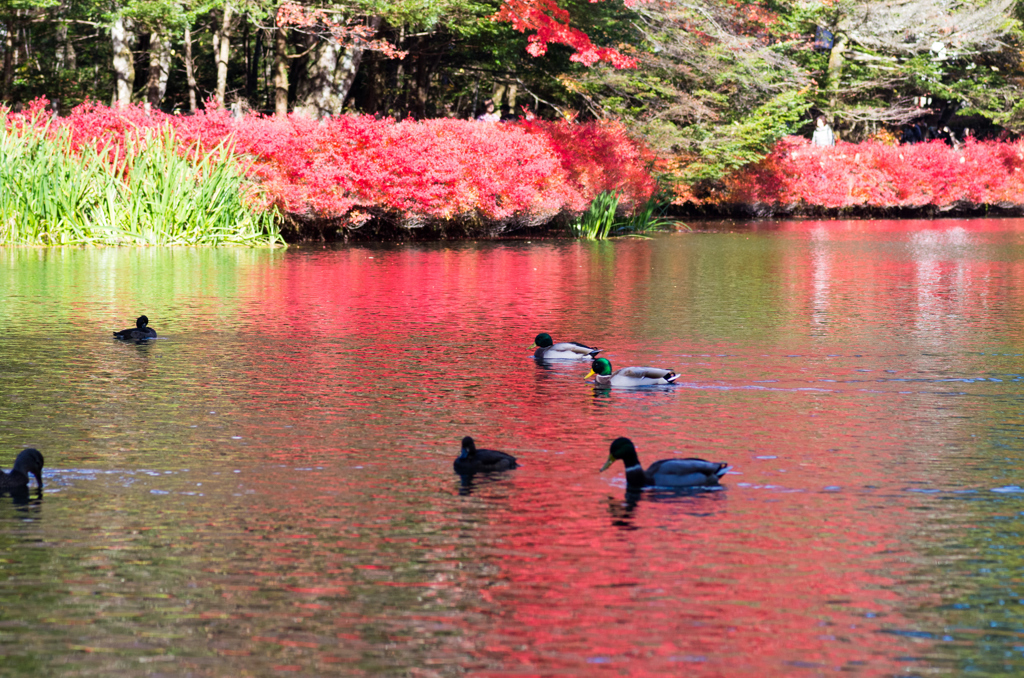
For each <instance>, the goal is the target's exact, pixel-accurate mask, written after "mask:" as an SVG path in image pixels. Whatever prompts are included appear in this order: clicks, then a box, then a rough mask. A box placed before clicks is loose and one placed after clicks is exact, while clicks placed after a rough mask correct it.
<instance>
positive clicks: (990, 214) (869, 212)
mask: <svg viewBox="0 0 1024 678" xmlns="http://www.w3.org/2000/svg"><path fill="white" fill-rule="evenodd" d="M664 216H665V217H666V218H670V219H673V220H678V221H679V222H683V225H684V226H686V227H689V226H691V225H694V224H696V223H714V222H722V221H734V222H735V221H749V222H774V221H805V220H815V219H821V220H836V221H841V220H858V221H860V220H863V221H868V220H875V219H878V220H890V221H900V220H907V221H920V220H929V221H941V220H943V219H979V218H988V219H1012V218H1021V217H1024V204H1021V205H1016V204H1011V205H985V204H974V203H967V202H961V203H957V204H953V205H949V206H943V207H939V206H936V205H922V206H918V207H906V206H903V207H896V206H894V207H877V206H872V205H859V206H853V207H822V206H815V205H785V206H780V205H769V204H764V203H739V204H738V203H722V204H717V205H694V204H693V203H686V204H684V205H672V206H670V207H669V209H668V210H667V211H666V213H665V215H664ZM688 222H693V223H688ZM675 230H681V229H675ZM281 235H282V236H283V237H284V240H285V242H286V243H288V244H289V245H298V244H304V243H347V242H382V243H395V242H444V241H460V240H461V241H470V240H526V239H530V238H545V239H546V238H566V239H572V236H571V235H569V233H568V231H567V226H566V219H565V218H562V217H559V218H556V219H553V220H551V221H549V222H547V223H544V224H540V225H537V226H529V227H521V228H508V227H507V226H505V225H502V224H487V223H476V224H472V223H467V222H459V221H452V222H430V223H425V224H422V225H419V226H416V227H412V228H410V227H406V226H402V225H401V224H398V223H395V222H393V221H390V220H386V219H379V220H373V221H370V222H367V223H366V224H364V225H363V226H360V227H359V228H351V227H348V226H346V224H345V220H344V219H343V218H332V219H308V218H302V217H295V216H289V217H288V218H286V219H285V223H284V225H282V228H281Z"/></svg>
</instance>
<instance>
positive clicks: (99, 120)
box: [8, 101, 656, 224]
mask: <svg viewBox="0 0 1024 678" xmlns="http://www.w3.org/2000/svg"><path fill="white" fill-rule="evenodd" d="M44 111H45V101H42V102H36V103H34V104H33V108H31V109H30V110H29V111H26V112H24V113H21V114H17V115H12V116H9V118H8V124H26V123H31V124H36V125H41V124H43V122H44V121H46V120H47V118H46V116H45V115H44V114H43V113H44ZM165 125H170V127H171V128H173V130H174V131H175V134H176V136H177V138H178V139H179V141H180V142H181V143H182V146H183V149H188V148H198V149H203V150H206V151H209V150H210V149H212V148H214V147H216V146H217V145H218V144H220V143H222V142H227V143H228V144H230V145H231V148H232V149H233V152H234V154H235V155H236V157H239V158H240V159H242V161H243V163H244V165H245V167H246V168H247V172H248V176H249V177H250V178H251V179H252V181H253V182H254V183H255V184H257V185H258V186H259V187H260V188H262V189H263V191H264V195H265V198H264V202H265V204H264V205H263V206H264V207H269V204H266V203H267V202H269V203H271V204H275V205H277V206H278V207H279V208H280V209H281V210H282V211H284V212H286V213H291V214H295V215H301V216H303V217H309V218H337V217H344V216H346V215H350V216H351V217H352V218H358V215H360V214H362V213H364V212H365V211H374V212H376V213H378V214H385V215H388V216H390V217H392V218H395V219H397V220H400V221H405V222H407V223H409V222H411V223H415V222H422V221H451V220H461V221H472V222H476V223H496V224H515V223H518V224H536V223H541V222H544V221H547V220H549V219H551V218H553V217H555V216H557V215H559V214H560V213H578V212H581V211H583V210H585V209H586V208H587V206H588V205H589V203H590V202H591V200H592V199H593V198H594V197H595V196H596V195H597V194H598V193H600V192H601V191H604V190H616V191H619V193H620V196H621V198H620V199H621V200H622V202H623V203H625V204H634V203H636V202H641V201H643V200H645V199H646V198H647V197H649V196H650V195H651V194H652V193H653V192H654V190H655V188H656V186H655V182H654V180H653V179H652V178H651V176H650V174H649V172H648V171H647V165H648V161H649V157H648V155H647V153H646V151H645V150H644V149H643V148H642V147H641V146H640V145H639V144H638V143H636V142H635V141H633V140H631V139H630V138H629V137H628V136H627V135H626V133H625V130H624V128H623V127H621V126H620V125H616V124H610V123H600V124H599V123H590V124H585V125H575V124H570V123H542V122H539V121H529V122H523V123H505V124H497V123H482V122H476V121H466V120H450V119H439V120H425V121H419V122H417V121H405V122H395V121H394V120H391V119H384V120H378V119H375V118H373V117H371V116H341V117H337V118H330V119H326V120H322V121H316V120H312V119H309V118H304V117H301V116H289V117H288V118H286V119H282V118H273V117H263V116H258V115H248V116H244V117H242V118H240V119H235V118H233V117H232V116H231V114H230V113H229V112H228V111H227V110H225V109H223V108H217V107H211V108H209V109H207V110H206V111H203V112H200V113H198V114H196V115H191V116H175V115H167V114H164V113H161V112H159V111H150V110H147V109H145V108H143V107H140V106H128V107H123V108H120V107H119V108H109V107H106V106H103V105H100V104H96V103H86V104H83V105H81V106H79V107H77V108H76V109H74V111H72V113H71V114H70V115H69V116H68V117H66V118H60V119H54V120H52V121H51V122H50V129H51V131H52V132H54V133H55V132H56V131H57V130H60V129H66V130H68V131H69V133H70V135H71V138H72V141H73V144H74V147H75V148H76V149H79V148H81V147H82V146H83V145H85V144H88V145H91V146H93V147H96V148H108V149H109V150H110V153H111V155H112V156H113V155H114V154H117V155H119V156H120V157H123V156H124V153H126V152H129V151H130V150H131V149H132V148H137V147H138V145H139V144H142V143H145V140H146V138H147V137H146V134H145V132H146V131H147V130H155V129H159V128H162V127H163V126H165ZM350 213H351V214H350Z"/></svg>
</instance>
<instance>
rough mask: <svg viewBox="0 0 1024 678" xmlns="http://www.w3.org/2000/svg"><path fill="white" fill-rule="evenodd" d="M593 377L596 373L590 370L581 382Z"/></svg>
mask: <svg viewBox="0 0 1024 678" xmlns="http://www.w3.org/2000/svg"><path fill="white" fill-rule="evenodd" d="M595 376H597V373H596V372H594V370H590V371H589V372H587V376H585V377H583V381H586V380H587V379H590V378H591V377H595ZM608 463H609V464H610V463H611V462H608ZM605 468H608V467H607V466H605ZM601 470H602V471H603V470H604V468H603V469H601Z"/></svg>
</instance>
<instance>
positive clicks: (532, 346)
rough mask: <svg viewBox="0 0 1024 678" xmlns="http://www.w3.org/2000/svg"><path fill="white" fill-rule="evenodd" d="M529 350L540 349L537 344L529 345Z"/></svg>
mask: <svg viewBox="0 0 1024 678" xmlns="http://www.w3.org/2000/svg"><path fill="white" fill-rule="evenodd" d="M530 348H540V346H538V345H537V344H530Z"/></svg>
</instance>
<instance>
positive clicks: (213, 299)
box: [0, 221, 1024, 676]
mask: <svg viewBox="0 0 1024 678" xmlns="http://www.w3.org/2000/svg"><path fill="white" fill-rule="evenodd" d="M1022 234H1024V230H1022V225H1021V223H1020V222H1015V221H1003V222H1000V221H973V222H954V221H948V222H935V223H924V224H918V225H915V226H914V227H913V228H911V229H910V230H907V229H906V228H897V227H894V226H892V225H887V224H885V223H879V222H850V223H835V224H813V223H802V224H781V225H775V226H773V227H772V228H770V229H761V230H757V229H749V228H745V229H733V230H732V231H730V230H728V229H725V230H721V231H719V232H705V233H692V234H672V235H665V236H659V237H657V238H655V239H653V240H622V241H614V242H603V243H577V242H567V241H566V242H563V241H552V242H536V243H525V242H519V243H481V244H475V243H459V244H444V245H419V246H401V247H396V246H380V247H348V248H339V249H324V248H306V249H304V248H290V249H288V250H286V251H253V250H218V251H202V250H189V249H180V250H168V249H148V250H118V249H107V250H75V249H66V250H59V249H51V250H31V249H4V250H2V251H0V285H2V286H3V294H4V299H5V303H4V304H3V305H2V306H0V319H2V322H3V326H4V332H3V335H2V336H0V424H2V427H3V428H2V430H3V431H4V432H5V434H6V435H5V436H4V444H5V446H6V448H5V449H6V450H7V452H0V454H6V455H8V456H9V458H10V459H13V457H14V453H15V452H16V451H17V450H18V449H19V448H20V447H21V446H24V445H32V446H35V447H38V448H40V449H41V450H43V451H44V453H45V454H46V459H47V467H46V469H45V471H44V476H45V481H46V489H45V491H44V493H43V494H42V497H41V498H38V497H36V496H35V495H33V497H32V499H31V501H30V502H29V503H28V504H27V505H25V504H17V503H15V502H14V501H12V500H11V499H10V498H9V497H2V498H0V593H2V595H3V599H4V600H5V605H3V606H2V607H0V648H2V650H3V654H4V655H5V659H4V664H3V670H2V671H0V672H2V673H4V675H7V674H10V675H111V674H115V673H117V674H124V675H140V676H141V675H201V676H207V675H208V676H222V675H223V676H227V675H231V676H235V675H282V674H287V675H353V676H354V675H396V676H398V675H403V676H404V675H414V676H448V675H466V674H469V675H510V674H528V675H545V676H549V675H550V676H554V675H566V676H568V675H594V674H598V673H600V674H605V673H608V674H614V675H638V676H639V675H680V674H683V673H685V674H686V675H707V676H717V675H730V676H731V675H759V676H767V675H796V674H802V673H806V674H812V675H818V674H825V673H833V672H837V671H844V672H852V673H856V674H858V675H879V676H882V675H886V676H887V675H894V674H897V673H898V674H901V675H935V674H940V675H942V674H952V675H959V674H962V673H966V672H972V673H976V674H979V675H1011V674H1015V673H1018V672H1020V670H1021V669H1022V660H1024V657H1022V650H1024V641H1022V639H1021V633H1022V631H1024V624H1022V621H1021V619H1020V618H1019V616H1020V612H1021V605H1022V604H1024V603H1022V601H1024V587H1022V586H1021V580H1022V577H1024V571H1022V569H1021V562H1020V561H1021V556H1020V554H1021V549H1020V546H1019V543H1020V520H1021V516H1022V515H1024V513H1022V512H1024V506H1022V505H1021V504H1022V499H1024V490H1022V489H1021V486H1024V482H1022V481H1021V463H1020V461H1021V454H1022V450H1024V436H1022V435H1021V423H1020V422H1021V403H1022V402H1024V401H1022V399H1021V384H1022V376H1021V375H1022V370H1021V367H1020V365H1021V359H1022V355H1021V354H1024V337H1022V332H1021V327H1020V323H1019V318H1020V317H1021V316H1022V311H1024V308H1022V307H1024V256H1022V255H1024V237H1022ZM140 313H146V314H147V315H148V316H149V317H150V319H151V324H152V326H153V327H154V328H156V329H157V331H158V332H159V334H160V338H159V339H158V340H156V341H152V342H147V343H146V344H142V345H135V344H125V343H120V342H116V341H114V340H113V339H112V338H111V337H110V331H111V330H114V329H121V328H122V327H126V326H128V325H129V324H131V321H132V320H133V319H134V318H135V317H136V316H137V315H139V314H140ZM539 331H549V332H551V333H552V334H553V335H554V336H555V337H556V339H560V338H564V339H577V340H583V341H587V342H588V343H593V344H594V345H597V346H601V347H603V348H605V349H606V354H607V355H608V356H609V357H610V359H611V360H612V362H613V364H615V365H616V366H625V365H628V364H652V365H657V366H664V367H672V368H674V369H676V370H677V371H678V372H679V373H680V374H681V375H683V376H682V378H681V380H680V381H681V382H682V386H681V387H679V388H676V389H673V390H649V391H614V390H613V391H601V390H595V389H594V388H593V387H592V386H590V385H588V384H586V383H584V381H583V379H582V377H583V374H584V373H585V372H586V368H585V367H583V366H571V365H570V366H547V367H544V366H538V365H536V364H535V363H534V362H533V361H532V360H531V359H530V358H529V354H530V352H529V349H528V346H529V344H530V341H531V340H532V338H533V336H534V335H535V334H536V333H537V332H539ZM467 433H469V434H472V435H474V437H475V438H477V440H478V442H479V443H481V444H484V445H488V446H494V447H498V448H499V449H506V450H508V451H510V452H512V453H514V454H516V456H517V457H519V459H520V461H521V462H522V463H523V467H522V468H521V469H518V470H517V471H515V472H514V473H510V474H507V475H506V476H505V477H501V478H496V479H484V480H482V481H479V482H477V483H475V484H473V485H471V486H464V485H462V484H461V482H460V479H459V478H458V477H457V476H455V475H454V474H453V473H452V470H451V461H452V459H453V458H454V456H455V454H456V452H457V442H458V440H459V439H460V438H461V436H462V435H465V434H467ZM617 435H629V436H630V437H631V438H633V439H634V441H636V442H637V445H638V449H639V450H640V454H641V459H642V460H643V461H645V462H648V463H649V462H651V461H654V460H655V459H658V458H662V457H667V456H673V455H681V456H688V455H694V454H696V455H700V456H705V457H708V458H714V459H716V460H717V459H722V460H727V461H729V462H730V463H732V464H733V466H734V473H732V474H730V475H728V476H726V478H725V486H726V488H725V489H724V490H723V491H720V492H710V493H699V494H695V495H662V494H658V493H653V494H652V493H646V494H645V496H643V497H641V498H640V499H639V500H635V499H630V498H628V497H626V495H625V491H624V482H623V478H622V474H621V469H618V470H617V472H612V471H609V472H606V473H605V474H604V475H601V474H599V473H598V471H597V470H598V468H599V467H600V464H601V462H602V461H603V460H604V458H605V457H606V455H607V444H608V442H609V441H610V440H611V439H612V438H614V437H616V436H617ZM7 463H9V461H8V462H7Z"/></svg>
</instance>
